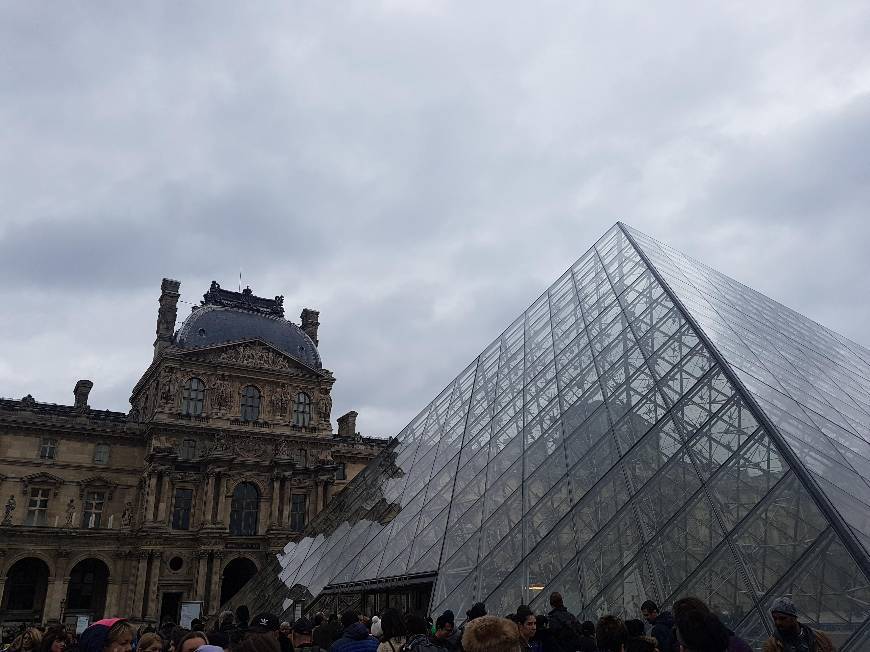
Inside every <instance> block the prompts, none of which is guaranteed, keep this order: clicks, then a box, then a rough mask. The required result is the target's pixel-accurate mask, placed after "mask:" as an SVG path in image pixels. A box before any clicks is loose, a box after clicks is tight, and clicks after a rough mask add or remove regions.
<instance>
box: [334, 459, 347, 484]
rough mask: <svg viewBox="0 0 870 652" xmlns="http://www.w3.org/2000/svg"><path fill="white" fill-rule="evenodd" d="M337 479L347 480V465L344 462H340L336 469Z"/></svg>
mask: <svg viewBox="0 0 870 652" xmlns="http://www.w3.org/2000/svg"><path fill="white" fill-rule="evenodd" d="M335 479H336V480H347V467H346V466H345V464H344V462H339V463H338V468H337V469H336V470H335Z"/></svg>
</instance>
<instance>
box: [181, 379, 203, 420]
mask: <svg viewBox="0 0 870 652" xmlns="http://www.w3.org/2000/svg"><path fill="white" fill-rule="evenodd" d="M204 405H205V383H203V382H202V381H201V380H200V379H199V378H191V379H189V380H188V381H187V382H186V383H184V388H183V389H182V391H181V413H182V414H186V415H188V416H192V417H196V416H199V415H201V414H202V412H203V406H204Z"/></svg>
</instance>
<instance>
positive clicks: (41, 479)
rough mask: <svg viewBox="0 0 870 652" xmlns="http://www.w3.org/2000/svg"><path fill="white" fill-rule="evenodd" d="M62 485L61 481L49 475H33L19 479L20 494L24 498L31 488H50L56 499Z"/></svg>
mask: <svg viewBox="0 0 870 652" xmlns="http://www.w3.org/2000/svg"><path fill="white" fill-rule="evenodd" d="M62 484H63V479H62V478H58V477H57V476H56V475H52V474H51V473H45V472H39V473H34V474H32V475H28V476H25V477H23V478H21V493H22V494H24V495H25V496H26V495H27V494H28V493H29V491H30V488H31V487H51V488H52V489H53V492H52V493H53V494H54V497H55V498H56V497H57V494H58V491H59V490H60V486H61V485H62Z"/></svg>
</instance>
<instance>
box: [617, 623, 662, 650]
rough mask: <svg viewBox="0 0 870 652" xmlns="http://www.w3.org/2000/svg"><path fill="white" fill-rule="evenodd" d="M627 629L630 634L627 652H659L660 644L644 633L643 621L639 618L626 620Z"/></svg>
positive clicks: (626, 645)
mask: <svg viewBox="0 0 870 652" xmlns="http://www.w3.org/2000/svg"><path fill="white" fill-rule="evenodd" d="M625 629H626V631H627V632H628V642H627V643H626V644H625V652H658V649H659V642H658V641H657V640H656V639H655V638H654V637H652V636H646V635H645V634H644V633H643V621H641V620H638V619H637V618H634V619H632V620H626V621H625Z"/></svg>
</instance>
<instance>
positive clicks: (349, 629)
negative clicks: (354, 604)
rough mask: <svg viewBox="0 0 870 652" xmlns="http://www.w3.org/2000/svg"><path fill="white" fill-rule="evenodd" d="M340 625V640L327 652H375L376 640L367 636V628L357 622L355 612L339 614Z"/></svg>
mask: <svg viewBox="0 0 870 652" xmlns="http://www.w3.org/2000/svg"><path fill="white" fill-rule="evenodd" d="M341 625H342V627H344V631H343V632H342V635H341V638H340V639H338V640H337V641H336V642H335V643H333V644H332V647H331V648H329V652H375V650H377V649H378V640H377V639H376V638H374V637H373V636H370V635H369V630H368V628H367V627H366V626H365V625H363V624H362V623H361V622H360V621H359V614H358V613H357V612H355V611H345V612H344V613H343V614H341Z"/></svg>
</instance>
